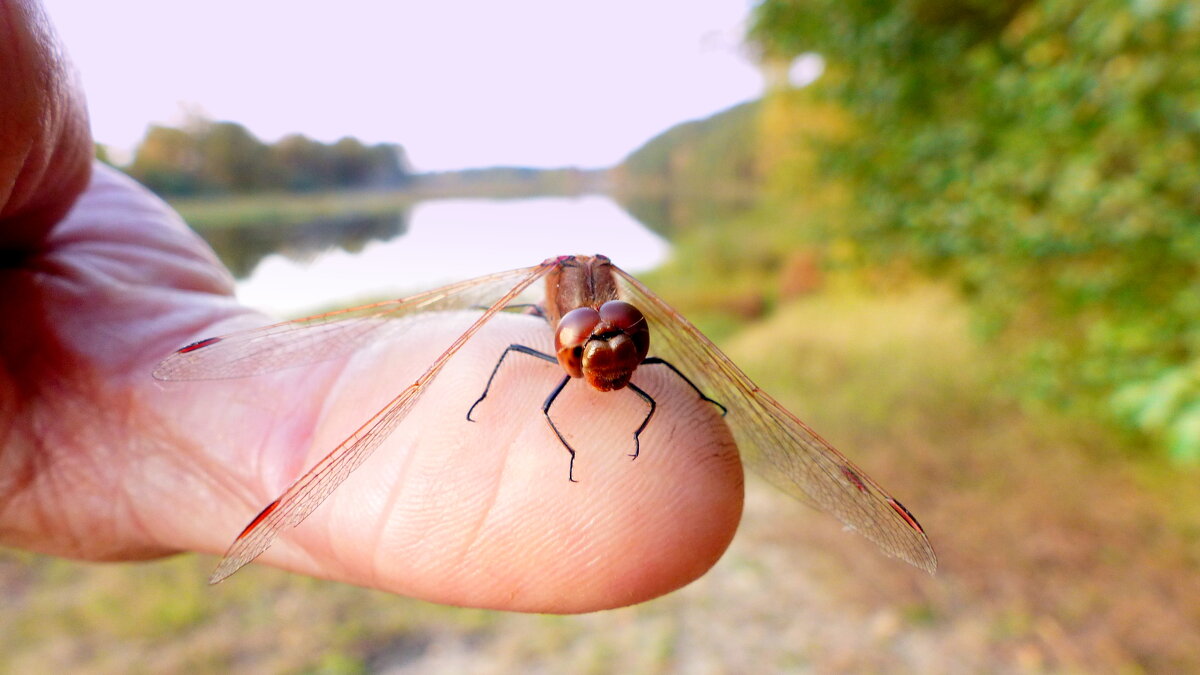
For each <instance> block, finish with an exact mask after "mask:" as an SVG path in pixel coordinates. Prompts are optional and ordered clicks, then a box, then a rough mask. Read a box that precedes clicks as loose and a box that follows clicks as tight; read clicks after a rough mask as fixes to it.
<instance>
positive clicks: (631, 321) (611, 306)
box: [600, 300, 650, 363]
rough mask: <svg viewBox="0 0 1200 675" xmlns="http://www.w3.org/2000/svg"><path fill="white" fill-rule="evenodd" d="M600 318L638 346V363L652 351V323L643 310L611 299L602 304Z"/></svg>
mask: <svg viewBox="0 0 1200 675" xmlns="http://www.w3.org/2000/svg"><path fill="white" fill-rule="evenodd" d="M600 319H601V320H602V321H603V323H605V324H606V325H608V326H612V327H613V328H616V329H619V330H620V331H622V332H623V333H625V335H627V336H629V339H630V340H633V344H635V345H636V346H637V354H638V360H637V362H638V363H641V362H642V359H645V358H646V354H648V353H649V352H650V324H648V323H646V317H645V316H643V315H642V312H641V310H639V309H638V308H637V307H634V306H633V305H631V304H629V303H628V302H624V301H621V300H609V301H608V302H606V303H604V304H603V305H600Z"/></svg>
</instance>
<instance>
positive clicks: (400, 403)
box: [209, 262, 553, 584]
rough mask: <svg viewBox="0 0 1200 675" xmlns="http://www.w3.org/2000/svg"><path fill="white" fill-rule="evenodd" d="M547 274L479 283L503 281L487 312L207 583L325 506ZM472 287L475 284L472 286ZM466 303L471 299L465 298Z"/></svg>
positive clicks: (282, 499) (264, 515)
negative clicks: (442, 376)
mask: <svg viewBox="0 0 1200 675" xmlns="http://www.w3.org/2000/svg"><path fill="white" fill-rule="evenodd" d="M552 268H553V263H551V262H547V263H543V264H542V265H538V266H536V267H530V268H526V269H523V270H517V271H514V272H508V273H504V274H502V275H493V276H492V277H485V278H484V280H485V281H487V282H488V283H487V284H486V285H487V286H489V287H494V284H492V283H491V282H492V281H496V280H501V279H502V280H504V281H506V282H507V284H508V288H507V292H506V293H504V294H503V295H501V296H500V297H499V298H496V297H495V296H493V297H491V298H490V300H489V303H490V307H488V308H487V310H486V311H484V312H483V314H482V315H481V316H480V317H479V318H478V319H476V321H475V322H474V323H472V324H471V325H470V327H468V328H467V329H466V331H464V332H463V334H462V335H460V336H459V337H458V338H457V339H455V341H454V342H453V343H452V344H450V345H449V346H448V348H447V349H446V351H444V352H443V353H442V355H441V356H439V357H438V358H437V359H436V360H435V361H434V362H433V363H432V364H431V365H430V366H429V368H428V369H427V370H426V371H425V373H424V374H422V375H421V377H419V378H418V379H417V381H416V382H414V383H413V384H412V385H410V386H409V387H408V388H406V389H405V390H404V391H403V392H401V393H400V394H399V395H398V396H397V397H396V398H394V399H392V401H391V402H390V403H388V404H387V405H386V406H384V408H383V409H382V410H380V411H379V412H378V413H376V414H375V416H374V417H372V418H371V419H370V420H368V421H367V422H366V423H365V424H363V425H362V426H361V427H359V428H358V430H357V431H355V432H354V433H353V434H351V435H350V437H349V438H347V439H346V440H345V441H343V442H342V443H341V444H340V445H338V447H336V448H334V449H333V451H332V452H330V453H329V454H328V455H326V456H325V458H324V459H322V460H321V461H320V462H317V464H316V465H315V466H313V468H312V469H310V470H309V471H308V472H307V473H306V474H304V475H303V476H301V477H300V478H299V479H298V480H297V481H296V482H294V483H292V485H291V486H290V487H289V488H288V489H287V490H285V491H284V493H283V494H282V495H280V496H279V498H278V499H276V500H275V501H274V502H272V503H271V504H270V505H268V506H267V508H265V509H263V511H262V512H261V513H260V514H259V515H258V516H256V517H255V518H254V520H252V521H250V524H249V525H247V526H246V528H245V529H244V530H242V533H241V534H239V535H238V537H237V539H235V540H234V542H233V545H232V546H230V548H229V551H228V552H226V554H225V558H224V559H223V560H222V561H221V563H220V565H219V566H218V567H217V569H216V571H214V572H213V574H212V577H210V579H209V583H214V584H215V583H217V582H219V581H221V580H222V579H224V578H225V577H228V576H229V575H231V574H233V573H234V572H236V571H237V570H238V569H240V568H241V567H242V566H243V565H245V564H247V563H249V562H250V561H251V560H254V559H255V558H257V557H258V556H259V555H260V554H261V553H262V552H263V551H265V550H266V549H267V548H268V547H269V546H270V545H271V543H272V542H273V541H274V540H275V537H276V535H277V534H278V533H279V530H280V528H283V527H285V526H288V525H291V526H295V525H298V524H300V522H301V521H303V520H304V519H305V518H307V517H308V515H309V514H310V513H312V511H313V509H315V508H317V506H318V505H320V504H321V502H323V501H325V499H326V498H327V497H328V496H329V495H330V494H331V493H332V492H333V491H334V490H335V489H337V487H338V486H339V485H341V484H342V482H343V481H345V480H346V478H347V477H348V476H349V475H350V473H351V472H353V471H354V470H355V469H356V468H358V467H359V465H361V464H362V463H363V462H364V461H365V460H366V459H367V457H368V456H370V454H371V453H372V452H373V451H374V450H375V449H376V448H377V447H379V444H380V443H382V442H383V440H384V439H386V438H387V437H388V436H389V435H390V434H391V433H392V431H393V430H395V428H396V426H397V425H398V424H400V423H401V422H402V421H403V420H404V418H405V416H406V415H408V413H409V411H411V410H412V407H413V405H414V404H416V402H417V400H418V399H419V398H420V396H421V394H422V393H424V392H425V390H426V389H427V388H428V386H429V384H430V383H431V382H433V380H434V379H435V378H436V377H437V376H438V374H439V373H440V372H441V370H442V368H443V367H444V366H445V365H446V363H447V362H448V361H449V360H450V358H451V357H452V356H454V354H456V353H457V352H458V350H459V349H460V348H461V347H462V346H463V345H464V344H466V342H467V341H468V340H470V339H471V338H472V337H473V336H474V335H475V333H477V332H478V331H479V329H481V328H482V327H483V326H484V324H486V323H487V322H488V321H489V320H490V319H491V318H492V317H493V316H495V315H496V313H497V312H500V311H501V310H503V309H504V308H505V307H507V306H509V305H510V304H511V303H513V301H514V300H515V299H517V298H518V297H520V296H521V293H522V292H524V291H525V290H526V289H527V288H529V287H530V286H531V285H532V284H533V283H534V282H535V281H537V280H538V279H540V278H541V277H542V276H544V275H545V274H546V272H547V271H549V270H550V269H552ZM477 283H479V281H478V280H477ZM461 286H462V285H461V284H455V285H454V286H450V287H447V288H450V289H456V290H454V291H453V292H452V293H451V294H450V295H447V296H446V297H455V298H458V299H461V298H462V296H464V295H469V294H467V293H465V291H462V290H461ZM441 290H443V291H444V290H445V289H441ZM418 297H419V296H418ZM470 297H473V298H474V297H477V296H474V295H470ZM437 307H439V308H440V307H442V305H437Z"/></svg>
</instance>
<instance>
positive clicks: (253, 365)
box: [153, 265, 542, 380]
mask: <svg viewBox="0 0 1200 675" xmlns="http://www.w3.org/2000/svg"><path fill="white" fill-rule="evenodd" d="M537 270H542V266H541V265H538V266H535V267H526V268H523V269H517V270H511V271H509V272H500V273H498V274H492V275H489V276H485V277H478V278H476V279H471V280H469V281H463V282H459V283H456V284H451V285H449V286H443V287H441V288H437V289H434V290H432V291H426V292H424V293H420V294H417V295H413V296H410V297H407V298H402V299H399V300H388V301H385V302H378V303H375V304H371V305H363V306H361V307H353V308H351V309H344V310H340V311H336V312H327V313H325V314H317V315H315V316H310V317H305V318H303V319H295V320H293V321H285V322H283V323H277V324H273V325H270V326H263V327H261V328H252V329H250V330H244V331H238V332H236V333H230V334H228V335H223V336H219V337H210V338H206V339H204V340H199V341H197V342H193V343H192V344H190V345H187V346H186V347H182V348H181V349H179V350H177V351H175V352H174V353H172V354H171V355H170V356H168V357H167V358H165V359H163V361H162V362H161V363H159V364H158V366H157V367H156V368H155V369H154V373H153V375H154V377H155V378H156V379H159V380H220V379H226V378H234V377H247V376H250V375H261V374H263V373H270V372H274V371H277V370H283V369H285V368H293V367H295V366H301V365H308V364H313V363H319V362H321V361H326V360H329V359H335V358H338V357H341V356H346V355H348V354H350V353H351V352H354V351H355V350H357V349H360V348H362V347H365V346H366V345H368V344H373V343H375V342H377V341H381V340H388V339H392V338H395V337H396V336H397V335H398V334H399V333H402V332H403V331H404V330H407V328H408V327H410V326H411V324H410V323H409V322H406V321H393V320H392V319H398V318H401V317H404V316H408V315H410V314H413V313H414V312H427V311H436V310H453V309H465V308H470V307H478V308H481V309H482V308H484V307H487V306H489V305H491V304H492V303H493V302H494V301H495V300H496V298H497V297H498V296H499V295H502V294H504V293H505V292H506V291H508V290H509V289H511V288H512V287H513V286H514V285H515V284H517V283H518V282H519V281H521V280H523V279H525V278H526V277H528V276H529V275H530V274H531V273H533V272H535V271H537Z"/></svg>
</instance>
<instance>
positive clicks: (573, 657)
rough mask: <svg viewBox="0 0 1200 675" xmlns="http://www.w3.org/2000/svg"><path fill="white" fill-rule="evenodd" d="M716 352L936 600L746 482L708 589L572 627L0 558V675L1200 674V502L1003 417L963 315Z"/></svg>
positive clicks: (912, 289) (814, 310)
mask: <svg viewBox="0 0 1200 675" xmlns="http://www.w3.org/2000/svg"><path fill="white" fill-rule="evenodd" d="M668 297H669V298H670V296H668ZM671 299H673V298H671ZM723 344H724V345H725V346H726V347H727V352H728V353H729V354H730V355H731V356H733V357H734V358H735V360H736V361H738V362H739V363H740V364H741V365H742V366H743V367H744V368H745V369H746V370H747V371H748V372H749V373H750V374H751V375H752V376H753V377H755V378H756V380H757V381H758V382H759V384H761V385H762V386H763V387H764V388H765V389H767V390H768V391H771V392H772V393H773V394H775V395H776V396H777V397H778V398H780V399H781V400H782V401H783V402H785V404H787V405H788V406H789V407H791V408H792V409H793V410H795V411H797V412H798V413H799V414H800V416H801V417H802V418H804V419H805V420H806V421H808V422H809V423H810V424H812V425H813V426H814V427H815V428H817V429H819V430H820V431H821V432H822V433H823V434H824V435H826V436H827V437H829V438H830V439H831V440H832V441H834V443H835V444H836V445H838V446H839V447H842V448H843V449H845V450H846V452H847V454H849V455H850V456H851V457H852V458H853V459H854V460H855V461H856V462H858V463H859V464H860V465H861V466H863V467H864V468H865V469H867V470H868V471H869V472H870V473H871V474H872V475H873V476H874V477H875V478H877V479H878V480H880V482H882V483H884V484H885V485H887V486H888V487H889V488H890V489H891V490H893V491H894V492H895V493H896V495H897V496H898V497H900V498H901V499H902V500H903V501H904V502H905V503H906V505H908V506H909V507H910V508H911V509H912V510H913V512H914V513H916V514H917V516H918V517H920V518H921V520H922V523H923V524H924V525H925V527H926V529H927V530H928V531H929V532H930V535H931V539H932V540H933V542H934V545H935V547H936V548H937V549H938V552H939V555H940V556H941V561H942V566H941V569H940V571H939V573H938V575H937V576H936V577H934V578H928V577H926V576H925V575H923V574H922V573H920V572H917V571H915V570H913V569H911V568H908V567H907V566H903V565H900V564H897V563H895V562H894V561H891V560H889V559H886V558H884V557H882V556H880V555H878V554H877V553H876V551H875V550H874V548H873V547H872V546H870V545H869V544H867V543H865V542H864V541H862V540H861V539H860V538H858V537H854V536H848V535H846V534H845V533H843V532H841V531H840V528H839V527H838V525H837V524H836V523H835V522H834V521H833V520H832V519H831V518H829V517H827V516H825V515H823V514H818V513H816V512H813V511H810V510H808V509H806V508H804V507H802V506H800V505H798V504H796V503H794V502H792V501H790V500H788V499H787V498H785V497H783V496H781V495H779V494H776V493H775V492H773V491H771V490H770V489H769V488H766V487H765V486H763V485H761V484H760V483H757V482H752V483H751V484H750V486H749V491H748V495H747V499H748V502H747V509H746V517H745V519H744V521H743V526H742V529H741V531H740V532H739V535H738V538H737V539H736V540H735V542H734V544H733V546H732V547H731V549H730V551H729V552H728V553H727V555H726V556H725V558H724V559H723V560H722V561H721V562H720V563H719V564H718V565H717V567H716V568H715V569H714V570H713V571H712V572H710V573H709V574H708V575H706V576H705V577H703V578H702V579H700V580H699V581H697V582H696V583H694V584H692V585H691V586H689V587H688V588H686V589H683V590H681V591H679V592H677V593H674V594H672V595H670V596H667V597H665V598H661V599H659V600H657V601H654V602H651V603H647V604H645V605H641V606H637V607H631V608H626V609H622V610H617V611H612V612H602V613H598V614H592V615H587V616H579V617H550V616H529V615H514V614H503V613H495V612H484V611H475V610H462V609H453V608H445V607H438V606H433V605H429V604H425V603H421V602H417V601H413V600H408V599H405V598H399V597H394V596H389V595H385V594H382V593H378V592H373V591H366V590H362V589H357V588H351V587H346V586H341V585H337V584H331V583H327V582H320V581H315V580H310V579H304V578H300V577H296V576H290V575H287V574H284V573H281V572H277V571H274V570H270V569H264V568H257V567H254V566H251V567H250V568H247V569H246V570H243V571H242V572H241V573H239V575H238V576H237V577H236V578H235V579H232V580H231V581H230V582H228V583H226V584H223V585H222V586H220V587H218V588H209V587H207V585H206V584H205V579H206V577H207V574H208V572H209V571H210V569H211V566H212V564H213V562H214V561H213V560H212V559H210V558H206V557H198V556H179V557H176V558H172V559H169V560H164V561H160V562H154V563H141V564H126V565H113V564H83V563H74V562H68V561H63V560H56V559H51V558H46V557H40V556H35V555H30V554H24V553H17V552H11V551H8V552H3V551H0V584H2V585H3V588H4V589H5V603H4V606H3V607H2V608H0V672H13V673H21V672H47V671H54V670H59V671H66V672H94V673H109V672H113V673H116V672H120V673H137V672H156V673H157V672H228V671H245V672H300V673H364V672H377V671H381V670H387V669H389V668H391V669H398V668H402V667H403V668H408V669H411V670H417V671H422V672H496V673H502V672H517V671H520V672H536V671H545V672H585V673H587V672H595V673H603V672H630V673H667V672H679V671H700V672H744V671H746V670H747V669H748V668H752V669H753V670H756V671H760V672H770V671H775V670H784V669H793V670H817V671H821V672H827V671H850V672H862V671H867V672H921V673H926V672H945V673H949V672H995V671H1011V672H1154V671H1158V672H1172V671H1173V672H1188V671H1191V672H1195V671H1197V670H1200V644H1198V643H1197V642H1196V641H1195V636H1196V635H1198V634H1200V606H1198V605H1197V603H1196V602H1195V599H1196V598H1198V597H1200V553H1198V551H1200V487H1198V484H1200V481H1196V480H1195V478H1196V477H1195V476H1194V475H1181V474H1178V473H1174V472H1171V471H1167V470H1165V469H1163V468H1162V467H1160V466H1158V465H1154V464H1145V465H1138V464H1130V463H1129V462H1128V461H1125V460H1120V461H1118V460H1117V459H1108V458H1116V457H1119V456H1127V454H1126V453H1121V452H1118V450H1119V448H1117V447H1115V446H1116V444H1119V443H1120V442H1121V441H1120V439H1114V438H1112V437H1110V436H1107V435H1105V433H1103V432H1101V431H1099V430H1097V429H1096V428H1094V427H1091V426H1090V425H1087V424H1083V423H1080V422H1079V421H1071V420H1063V419H1058V418H1053V417H1050V416H1047V415H1044V414H1040V413H1030V412H1027V411H1024V410H1022V409H1021V408H1020V407H1018V406H1017V405H1015V404H1014V403H1013V402H1012V401H1010V400H1009V399H1008V398H1007V397H1006V396H1005V394H1004V393H1003V392H1004V391H1005V387H1003V386H1001V382H1002V381H1003V379H1004V378H1005V377H1006V376H1007V372H1008V371H1007V366H1006V359H1005V356H1004V354H1002V353H993V352H991V351H989V350H988V349H986V348H984V347H982V346H981V345H980V344H978V343H977V342H975V341H974V340H972V338H971V337H970V331H969V327H968V320H967V313H966V310H965V308H964V307H963V306H962V305H961V304H959V303H958V301H957V300H956V299H955V298H954V296H952V295H951V294H949V293H946V292H944V291H942V290H941V289H938V288H936V287H931V286H919V285H915V286H908V287H906V288H901V289H898V290H895V291H893V292H890V293H888V294H876V293H869V292H866V291H864V290H862V289H860V288H856V287H854V286H853V285H850V284H841V283H839V282H838V281H837V280H829V281H828V283H826V284H825V286H824V288H823V290H821V291H819V292H816V293H813V294H810V295H806V296H802V297H800V298H798V299H795V300H791V301H786V302H782V301H781V303H780V304H779V305H778V307H777V310H776V311H774V312H771V313H770V314H769V315H767V316H766V317H765V318H764V319H763V320H761V321H758V322H756V323H754V324H752V325H750V326H748V327H746V328H744V329H743V330H739V331H736V332H734V331H733V330H729V331H728V339H726V340H724V341H723Z"/></svg>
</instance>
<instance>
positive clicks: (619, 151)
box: [45, 0, 763, 170]
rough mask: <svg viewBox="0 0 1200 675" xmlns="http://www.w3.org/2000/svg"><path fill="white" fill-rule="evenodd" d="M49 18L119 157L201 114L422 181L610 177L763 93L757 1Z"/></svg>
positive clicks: (290, 8)
mask: <svg viewBox="0 0 1200 675" xmlns="http://www.w3.org/2000/svg"><path fill="white" fill-rule="evenodd" d="M45 2H46V7H47V10H48V11H49V13H50V15H51V18H52V20H53V21H54V23H55V25H56V27H57V28H58V31H59V34H60V35H61V37H62V39H63V41H64V42H65V43H66V46H67V51H68V52H69V53H70V54H71V57H72V59H73V60H74V62H75V64H76V65H77V67H78V69H79V70H80V72H81V74H82V76H83V80H84V86H85V87H86V89H87V94H88V100H89V106H90V109H91V114H92V127H93V130H94V133H95V136H96V138H97V140H98V141H100V142H102V143H105V144H108V145H111V146H113V147H115V148H118V149H131V148H132V147H133V146H134V145H135V144H136V142H137V141H138V140H139V139H140V138H141V136H142V134H143V133H144V131H145V128H146V125H147V124H150V123H175V124H177V123H179V122H180V121H181V120H182V119H183V113H182V111H184V110H189V109H190V110H198V111H202V112H203V113H204V114H205V115H206V116H208V117H211V118H213V119H218V120H231V121H235V122H239V123H241V124H244V125H245V126H246V127H247V128H249V129H250V131H251V132H253V133H254V134H255V135H257V136H258V137H259V138H261V139H263V140H265V141H274V140H276V139H277V138H279V137H280V136H282V135H284V134H286V133H290V132H301V133H304V134H307V135H309V136H311V137H314V138H316V139H318V140H322V141H332V140H335V139H337V138H339V137H341V136H345V135H353V136H357V137H358V138H360V139H361V140H363V141H365V142H368V143H378V142H384V141H387V142H395V143H399V144H401V145H403V146H404V147H405V148H406V149H407V150H408V153H409V158H410V160H411V161H412V163H413V164H414V165H415V167H416V168H417V169H418V170H442V169H455V168H463V167H477V166H494V165H525V166H543V167H553V166H568V165H573V166H583V167H603V166H611V165H613V164H616V163H617V162H619V161H620V160H621V159H622V158H623V157H624V156H625V155H627V154H628V153H630V152H631V151H633V150H634V149H636V148H637V147H638V146H639V145H641V144H642V143H644V142H645V141H647V140H649V139H650V138H651V137H653V136H654V135H656V134H658V133H659V132H661V131H663V130H665V129H667V128H668V127H670V126H672V125H674V124H676V123H678V122H682V121H684V120H688V119H695V118H698V117H705V116H707V115H710V114H712V113H714V112H717V111H719V110H722V109H724V108H727V107H729V106H731V105H734V104H737V103H740V102H742V101H746V100H749V99H752V98H756V97H758V96H759V95H760V93H761V91H762V87H763V82H762V78H761V76H760V75H759V73H758V71H757V69H756V68H755V67H754V64H753V63H752V61H751V60H750V59H749V58H747V56H746V55H745V52H744V50H743V47H742V46H741V36H742V33H743V30H744V24H745V21H746V19H747V15H748V14H749V10H750V7H751V4H752V2H751V0H700V1H696V0H661V1H657V2H655V1H653V0H649V1H648V0H611V1H609V2H605V3H587V4H584V3H577V2H571V1H570V0H507V1H503V2H497V1H495V0H491V1H485V0H480V1H477V2H465V1H438V0H427V1H425V2H412V1H408V2H405V1H394V2H380V1H378V0H376V1H374V2H369V1H366V0H340V1H338V2H332V3H305V2H299V1H297V0H291V1H290V2H284V1H280V0H261V1H255V0H240V1H236V2H235V1H233V0H209V1H207V2H179V1H177V0H106V1H105V2H94V1H92V0H45Z"/></svg>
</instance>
